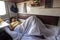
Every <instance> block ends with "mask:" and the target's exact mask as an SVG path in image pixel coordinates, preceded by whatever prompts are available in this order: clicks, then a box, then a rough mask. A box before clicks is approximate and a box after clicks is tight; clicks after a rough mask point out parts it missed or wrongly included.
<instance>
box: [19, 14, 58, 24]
mask: <svg viewBox="0 0 60 40" xmlns="http://www.w3.org/2000/svg"><path fill="white" fill-rule="evenodd" d="M30 16H31V15H23V14H22V15H19V18H22V19H26V18H28V17H30ZM36 16H37V17H38V18H39V19H40V20H41V21H42V22H43V23H44V24H50V25H57V24H58V20H59V17H58V16H57V17H56V16H44V15H36Z"/></svg>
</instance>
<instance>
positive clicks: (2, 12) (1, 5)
mask: <svg viewBox="0 0 60 40" xmlns="http://www.w3.org/2000/svg"><path fill="white" fill-rule="evenodd" d="M5 14H6V9H5V2H4V1H0V15H5Z"/></svg>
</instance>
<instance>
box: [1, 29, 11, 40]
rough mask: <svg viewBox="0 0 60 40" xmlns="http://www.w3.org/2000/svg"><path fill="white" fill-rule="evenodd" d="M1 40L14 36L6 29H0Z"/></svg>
mask: <svg viewBox="0 0 60 40" xmlns="http://www.w3.org/2000/svg"><path fill="white" fill-rule="evenodd" d="M0 40H12V38H11V36H10V35H8V34H7V33H6V32H5V31H4V30H2V29H0Z"/></svg>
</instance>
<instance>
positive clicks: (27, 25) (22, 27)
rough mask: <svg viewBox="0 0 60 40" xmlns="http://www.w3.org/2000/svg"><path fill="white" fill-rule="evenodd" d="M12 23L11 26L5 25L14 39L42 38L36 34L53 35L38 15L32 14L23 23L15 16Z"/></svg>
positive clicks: (31, 39) (33, 39) (36, 39)
mask: <svg viewBox="0 0 60 40" xmlns="http://www.w3.org/2000/svg"><path fill="white" fill-rule="evenodd" d="M10 24H11V26H7V27H5V28H4V30H5V31H6V32H7V33H8V34H9V35H10V36H11V37H12V38H13V40H40V38H37V37H34V36H41V35H44V36H46V37H48V36H51V31H50V30H48V29H47V28H46V27H45V25H44V24H43V23H42V21H40V20H39V19H38V18H37V17H36V16H30V17H29V18H27V19H26V20H25V21H24V22H23V23H20V22H19V21H17V20H16V19H15V18H11V23H10ZM15 24H17V25H15ZM9 28H11V29H12V30H13V31H11V30H10V29H9ZM52 35H53V34H52Z"/></svg>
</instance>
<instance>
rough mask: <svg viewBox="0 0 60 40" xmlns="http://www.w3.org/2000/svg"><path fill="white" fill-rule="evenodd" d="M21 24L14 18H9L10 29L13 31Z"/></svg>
mask: <svg viewBox="0 0 60 40" xmlns="http://www.w3.org/2000/svg"><path fill="white" fill-rule="evenodd" d="M19 24H21V21H18V20H17V19H16V18H15V17H11V18H10V29H11V30H13V29H14V28H15V27H16V26H17V25H19Z"/></svg>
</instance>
